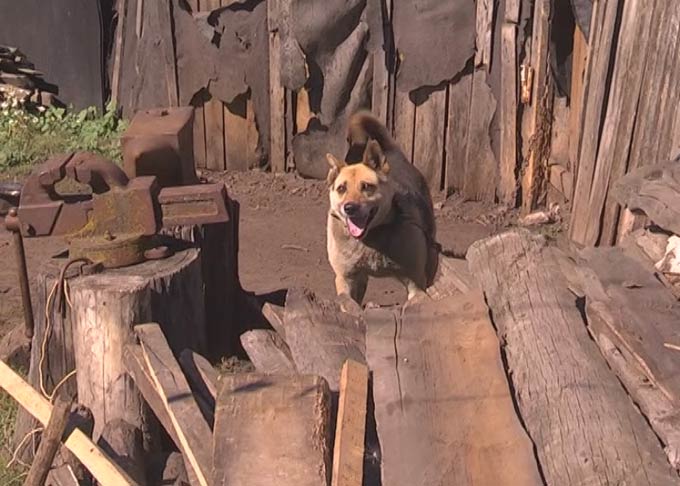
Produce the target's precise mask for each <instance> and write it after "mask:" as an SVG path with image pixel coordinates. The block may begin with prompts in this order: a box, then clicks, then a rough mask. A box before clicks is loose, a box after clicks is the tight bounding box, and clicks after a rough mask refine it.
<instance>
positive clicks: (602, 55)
mask: <svg viewBox="0 0 680 486" xmlns="http://www.w3.org/2000/svg"><path fill="white" fill-rule="evenodd" d="M618 8H619V1H618V0H609V1H607V2H601V3H599V4H598V5H596V6H595V7H594V8H593V17H592V22H591V27H590V32H591V40H590V42H589V45H588V65H587V67H586V78H587V81H586V83H585V86H584V93H585V98H584V107H583V113H582V124H581V137H582V139H581V142H580V150H581V151H580V154H579V169H578V174H577V175H576V186H575V188H574V198H573V202H572V212H571V221H570V224H569V236H570V237H571V239H572V241H574V242H576V243H578V244H581V245H584V244H586V231H587V228H588V219H587V213H588V205H589V203H590V194H591V191H592V184H593V177H594V174H595V167H596V161H597V150H598V146H599V142H600V125H601V122H602V117H603V115H604V113H605V110H606V106H607V100H606V99H605V95H606V92H607V79H608V76H609V67H610V58H611V55H612V54H613V53H612V47H613V46H614V45H615V42H614V32H615V26H616V19H617V15H618Z"/></svg>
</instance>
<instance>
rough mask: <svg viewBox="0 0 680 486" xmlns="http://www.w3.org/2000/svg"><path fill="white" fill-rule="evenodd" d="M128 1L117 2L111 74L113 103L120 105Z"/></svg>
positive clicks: (120, 0)
mask: <svg viewBox="0 0 680 486" xmlns="http://www.w3.org/2000/svg"><path fill="white" fill-rule="evenodd" d="M127 4H128V2H127V0H118V1H117V2H116V13H117V14H118V23H117V24H116V37H115V45H114V54H113V70H112V72H111V103H112V104H113V105H114V106H117V105H118V97H119V90H120V75H121V66H122V65H123V42H124V40H125V22H126V20H127Z"/></svg>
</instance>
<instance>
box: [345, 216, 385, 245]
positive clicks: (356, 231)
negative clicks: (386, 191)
mask: <svg viewBox="0 0 680 486" xmlns="http://www.w3.org/2000/svg"><path fill="white" fill-rule="evenodd" d="M376 210H377V208H371V210H370V211H368V212H367V213H365V214H360V215H359V214H357V215H353V216H347V218H346V222H347V231H349V234H350V235H352V236H353V237H354V238H357V239H359V238H362V237H363V236H364V235H365V234H366V230H367V229H368V225H369V224H371V220H373V217H374V216H375V213H376Z"/></svg>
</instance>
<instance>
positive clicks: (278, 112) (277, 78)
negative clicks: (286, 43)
mask: <svg viewBox="0 0 680 486" xmlns="http://www.w3.org/2000/svg"><path fill="white" fill-rule="evenodd" d="M280 1H282V0H269V1H268V2H267V29H268V31H269V167H270V169H271V170H272V172H285V170H286V124H285V120H286V95H285V91H284V88H283V85H282V84H281V38H280V36H279V28H278V15H279V2H280Z"/></svg>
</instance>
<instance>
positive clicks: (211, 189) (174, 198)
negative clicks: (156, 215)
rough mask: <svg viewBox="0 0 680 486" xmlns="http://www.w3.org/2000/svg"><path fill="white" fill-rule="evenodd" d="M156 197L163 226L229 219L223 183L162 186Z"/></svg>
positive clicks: (207, 222) (208, 222)
mask: <svg viewBox="0 0 680 486" xmlns="http://www.w3.org/2000/svg"><path fill="white" fill-rule="evenodd" d="M158 201H159V203H160V207H161V216H162V223H163V227H164V228H169V227H172V226H184V225H192V224H214V223H226V222H227V221H229V211H228V210H227V201H228V196H227V188H226V187H225V185H224V184H220V183H216V184H197V185H193V186H183V187H166V188H164V189H162V190H161V192H160V194H159V196H158Z"/></svg>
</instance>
